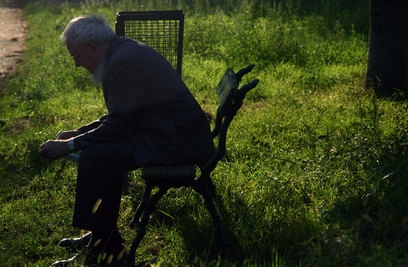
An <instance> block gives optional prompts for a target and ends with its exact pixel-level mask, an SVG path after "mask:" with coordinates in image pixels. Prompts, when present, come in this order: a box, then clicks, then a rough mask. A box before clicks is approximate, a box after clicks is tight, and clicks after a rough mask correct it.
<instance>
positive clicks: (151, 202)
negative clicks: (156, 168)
mask: <svg viewBox="0 0 408 267" xmlns="http://www.w3.org/2000/svg"><path fill="white" fill-rule="evenodd" d="M167 190H168V188H160V189H159V191H158V192H157V193H156V194H154V195H153V196H151V197H150V198H149V199H148V200H147V203H146V207H145V208H144V212H143V217H142V221H141V222H140V224H139V227H138V228H139V229H138V231H137V235H136V237H135V239H133V242H132V246H131V247H130V250H129V254H128V264H129V266H134V265H135V255H136V249H137V248H138V246H139V244H140V241H142V239H143V237H144V235H145V234H146V228H147V224H148V223H149V219H150V215H151V214H152V213H153V211H154V209H155V206H156V203H157V202H158V201H159V199H161V198H162V197H163V196H164V194H166V192H167ZM149 194H150V193H149Z"/></svg>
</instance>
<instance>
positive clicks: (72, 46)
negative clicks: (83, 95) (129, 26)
mask: <svg viewBox="0 0 408 267" xmlns="http://www.w3.org/2000/svg"><path fill="white" fill-rule="evenodd" d="M114 35H115V33H114V32H113V30H112V28H111V27H110V26H109V25H108V23H107V22H106V20H105V19H104V18H103V17H101V16H97V15H89V16H83V17H77V18H74V19H72V20H71V21H70V22H69V23H68V25H67V27H66V28H65V31H64V32H63V33H62V35H61V36H60V40H61V41H63V42H65V45H66V47H67V49H68V51H69V53H70V54H71V56H72V59H73V60H74V61H75V66H77V67H84V68H85V69H87V70H88V71H89V72H90V73H92V74H94V73H95V72H96V71H97V69H98V66H100V64H101V62H103V59H104V56H105V52H106V49H107V47H108V44H109V41H110V40H111V39H112V37H113V36H114Z"/></svg>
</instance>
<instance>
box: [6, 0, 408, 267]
mask: <svg viewBox="0 0 408 267" xmlns="http://www.w3.org/2000/svg"><path fill="white" fill-rule="evenodd" d="M30 2H31V1H30ZM340 2H342V3H341V4H340ZM318 3H320V5H318ZM261 7H262V8H261ZM355 7H358V8H357V9H356V8H355ZM363 7H364V5H363V4H361V2H359V1H297V2H295V1H269V2H268V1H261V0H259V1H245V0H239V1H238V0H235V1H233V0H229V1H210V0H208V1H198V0H190V1H187V0H186V1H182V0H179V1H171V0H168V1H158V0H157V1H143V0H139V1H136V0H133V1H131V0H126V1H125V0H123V1H107V0H104V1H96V0H94V1H91V0H86V1H83V2H81V4H77V5H74V4H72V5H70V4H68V3H64V4H61V5H51V6H45V5H43V4H39V3H35V2H34V3H28V4H27V5H26V8H25V17H26V18H27V20H28V24H29V25H30V32H29V36H28V40H27V51H26V53H25V56H24V59H23V61H22V62H21V63H20V65H19V66H18V73H16V74H15V75H13V76H12V77H11V78H10V79H9V80H8V81H7V82H6V83H5V84H4V85H3V88H5V96H4V97H3V98H2V99H1V100H0V122H1V124H0V125H1V126H0V127H1V128H0V140H1V142H0V202H1V203H2V205H1V206H0V233H1V234H0V249H1V251H2V253H1V254H0V262H1V263H2V264H8V265H39V266H42V265H49V264H50V263H52V262H53V261H54V260H55V259H60V258H67V257H70V256H71V255H72V253H71V252H69V251H65V250H63V249H62V248H59V247H58V245H57V244H58V241H59V240H60V239H61V238H62V237H66V236H74V235H78V234H79V232H78V230H77V229H72V228H71V227H70V223H71V221H70V220H71V216H72V207H73V203H74V192H75V175H76V166H75V164H73V163H71V162H67V161H64V160H57V161H48V160H45V159H43V158H41V157H39V156H38V153H37V151H38V148H39V146H40V144H41V143H42V142H44V141H45V140H46V139H52V138H54V137H55V135H56V133H57V132H58V130H60V129H71V128H75V127H79V126H81V125H83V124H84V123H87V122H89V121H91V120H93V119H95V118H97V117H99V116H100V115H101V114H102V113H103V112H104V110H105V108H104V104H103V99H102V96H101V91H100V89H99V88H97V87H95V86H94V85H93V84H92V83H91V82H90V81H89V79H88V74H87V73H86V71H84V70H80V69H74V64H73V62H72V60H71V58H70V56H69V54H68V53H67V51H66V50H65V48H64V47H63V46H62V45H61V44H60V43H59V41H58V37H59V35H60V34H61V32H62V31H63V29H64V27H65V25H66V24H67V22H68V21H69V20H70V19H71V18H72V17H74V16H77V15H80V14H87V13H94V12H98V13H102V14H104V15H105V16H106V18H107V19H108V20H109V21H110V22H111V23H112V26H113V24H114V21H115V14H116V12H118V11H123V10H130V9H146V10H147V9H161V10H163V9H171V8H182V9H184V10H186V27H185V46H184V59H183V64H184V66H183V79H184V80H185V82H186V84H187V85H188V86H189V88H190V89H191V91H192V92H193V94H194V95H195V96H196V98H197V99H198V101H199V102H200V104H202V106H203V108H204V109H205V110H206V111H208V112H209V113H212V114H215V109H216V106H217V102H216V94H215V92H214V88H215V87H216V85H217V83H218V81H219V79H220V77H221V76H222V74H223V72H224V71H225V69H226V68H227V67H233V68H234V69H235V70H238V69H239V68H241V67H244V66H246V65H248V64H250V63H255V64H256V67H255V69H254V70H253V71H252V72H251V74H249V75H248V76H249V77H248V78H245V79H247V80H250V79H254V78H259V79H260V81H261V82H260V84H259V85H258V87H257V88H256V89H255V90H253V91H251V92H250V93H249V95H248V97H247V99H246V101H245V103H244V106H243V108H242V109H241V111H240V112H239V114H238V115H237V117H236V119H235V120H234V122H233V123H232V125H231V127H230V132H229V135H228V143H227V148H228V152H227V156H226V157H225V159H224V160H223V161H222V162H221V163H220V164H219V165H218V167H217V168H216V170H215V172H214V176H213V178H214V182H215V183H216V186H217V190H218V191H217V192H218V194H219V196H220V199H221V200H222V201H220V209H221V213H222V218H223V222H224V223H225V225H224V228H225V229H226V232H227V233H228V236H229V238H231V240H234V241H236V243H237V244H239V246H238V248H237V251H236V253H231V254H230V255H229V256H230V257H222V256H221V255H218V254H217V253H215V252H216V250H215V246H214V245H213V242H212V241H213V236H212V234H213V228H212V224H211V218H210V216H209V214H208V213H207V212H206V210H205V208H204V205H203V202H202V199H200V197H199V196H198V195H197V194H194V193H193V192H192V191H189V190H186V189H179V190H174V191H171V192H170V193H169V194H168V195H167V196H166V197H165V198H164V199H163V200H162V201H161V202H160V203H159V206H158V211H157V212H156V213H155V214H154V216H153V218H152V225H151V226H150V228H149V229H148V232H147V235H146V237H145V239H144V240H143V241H142V244H141V247H140V248H139V249H138V253H137V261H138V262H141V263H145V264H156V265H161V264H162V265H165V266H167V265H176V266H180V265H181V266H185V265H198V266H207V265H214V266H230V265H234V264H236V265H239V263H243V264H244V265H245V266H259V265H260V266H266V265H268V266H269V265H274V266H286V265H289V266H292V265H303V266H344V265H346V266H347V265H362V266H365V265H380V266H383V265H386V266H387V265H401V266H402V265H406V264H407V263H408V258H407V257H406V253H405V252H406V251H407V249H408V241H407V240H408V238H407V236H406V235H407V227H408V213H407V210H406V207H407V206H408V203H407V201H408V196H407V193H408V190H407V186H408V184H407V181H408V179H407V177H406V176H407V173H408V172H407V167H408V161H407V154H408V147H407V144H408V135H407V130H406V129H407V121H408V120H407V115H406V110H407V107H408V104H407V102H405V101H392V100H389V99H388V100H386V99H376V98H374V97H373V95H372V93H371V92H367V91H365V90H364V89H363V82H364V76H365V68H366V59H367V50H368V44H367V32H365V31H363V30H362V29H364V27H365V25H366V24H364V23H366V22H361V21H362V19H361V17H365V18H366V19H368V18H367V14H362V13H361V12H363V11H364V12H365V11H367V10H363ZM353 8H354V9H356V10H357V11H359V12H360V13H361V14H357V13H355V12H357V11H352V10H353ZM338 9H342V12H340V13H336V15H335V16H330V15H331V14H332V13H331V12H334V11H336V10H338ZM362 10H363V11H362ZM367 12H368V11H367ZM357 15H359V16H357ZM336 16H337V18H336V19H333V18H330V17H336ZM352 25H354V26H352ZM247 80H245V81H244V82H246V81H247ZM132 177H133V179H131V181H130V187H129V191H128V192H125V193H124V194H123V199H122V207H121V216H120V220H119V227H120V231H121V232H123V234H124V237H125V239H126V240H127V243H128V244H129V243H130V241H131V239H132V238H133V237H134V236H135V232H134V230H132V229H129V227H128V226H127V225H128V223H129V221H130V218H131V216H132V212H131V211H132V208H133V207H134V205H136V204H137V203H138V200H139V199H140V197H141V192H142V189H143V183H142V182H141V181H140V178H138V172H135V173H133V174H132ZM186 191H187V194H186Z"/></svg>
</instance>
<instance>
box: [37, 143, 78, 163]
mask: <svg viewBox="0 0 408 267" xmlns="http://www.w3.org/2000/svg"><path fill="white" fill-rule="evenodd" d="M39 153H40V155H41V156H43V157H46V158H48V159H58V158H62V157H64V156H66V155H68V154H69V153H71V152H70V150H69V148H68V140H48V141H46V142H45V143H43V144H42V145H41V147H40V151H39Z"/></svg>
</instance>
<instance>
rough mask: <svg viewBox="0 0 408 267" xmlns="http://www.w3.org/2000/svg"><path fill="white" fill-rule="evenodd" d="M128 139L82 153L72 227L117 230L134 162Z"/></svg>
mask: <svg viewBox="0 0 408 267" xmlns="http://www.w3.org/2000/svg"><path fill="white" fill-rule="evenodd" d="M128 141H129V140H126V139H125V140H120V141H115V142H110V143H102V144H97V145H93V146H90V147H87V148H85V149H83V150H82V151H81V154H80V158H79V163H78V178H77V188H76V198H75V209H74V217H73V223H72V224H73V226H74V227H79V228H81V229H85V230H91V231H95V232H99V233H108V232H110V231H111V230H112V229H115V228H116V221H117V219H118V216H119V207H120V200H121V192H122V185H123V182H124V177H125V175H126V174H127V172H128V171H129V170H134V169H136V168H137V167H138V166H136V164H135V163H134V158H133V155H134V151H135V149H136V148H135V147H132V145H131V143H132V142H128Z"/></svg>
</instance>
